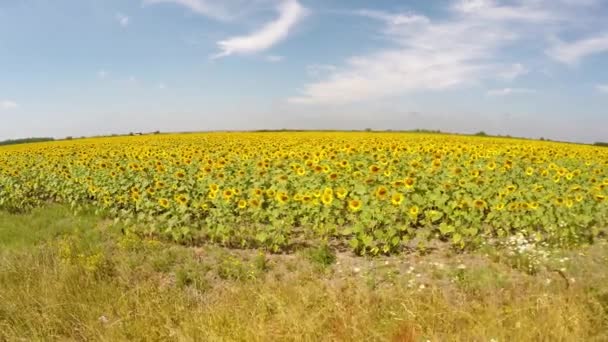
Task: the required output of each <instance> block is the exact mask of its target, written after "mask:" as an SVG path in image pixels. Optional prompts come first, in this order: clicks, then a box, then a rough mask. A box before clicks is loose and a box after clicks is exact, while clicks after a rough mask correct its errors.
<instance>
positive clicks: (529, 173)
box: [526, 166, 534, 176]
mask: <svg viewBox="0 0 608 342" xmlns="http://www.w3.org/2000/svg"><path fill="white" fill-rule="evenodd" d="M533 174H534V168H532V167H531V166H528V167H527V168H526V176H532V175H533Z"/></svg>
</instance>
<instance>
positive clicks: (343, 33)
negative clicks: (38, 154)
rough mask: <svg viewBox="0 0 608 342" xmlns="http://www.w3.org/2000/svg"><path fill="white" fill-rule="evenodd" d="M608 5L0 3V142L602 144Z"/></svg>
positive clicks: (562, 1) (607, 121) (301, 0)
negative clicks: (377, 133)
mask: <svg viewBox="0 0 608 342" xmlns="http://www.w3.org/2000/svg"><path fill="white" fill-rule="evenodd" d="M607 17H608V1H606V0H512V1H499V0H438V1H406V0H401V1H397V0H392V1H391V0H375V1H362V0H222V1H218V0H103V1H102V0H53V1H50V0H0V119H1V120H2V125H0V139H6V138H18V137H26V136H55V137H64V136H68V135H71V136H81V135H97V134H109V133H126V132H130V131H133V132H140V131H142V132H147V131H155V130H161V131H193V130H217V129H234V130H243V129H260V128H305V129H316V128H319V129H321V128H327V129H336V128H338V129H340V128H342V129H362V128H367V127H370V128H374V129H387V128H391V129H415V128H428V129H440V130H443V131H453V132H476V131H480V130H485V131H487V132H489V133H494V134H510V135H516V136H526V137H541V136H543V137H548V138H553V139H560V140H571V141H581V142H593V141H599V140H602V141H608V21H607V20H605V18H607Z"/></svg>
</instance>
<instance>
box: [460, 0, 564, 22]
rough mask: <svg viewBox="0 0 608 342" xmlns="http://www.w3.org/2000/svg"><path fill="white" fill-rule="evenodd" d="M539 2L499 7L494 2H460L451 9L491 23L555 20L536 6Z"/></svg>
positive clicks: (465, 0) (550, 14)
mask: <svg viewBox="0 0 608 342" xmlns="http://www.w3.org/2000/svg"><path fill="white" fill-rule="evenodd" d="M540 2H541V1H527V2H526V1H523V4H520V5H516V6H508V5H501V4H499V3H498V2H497V1H494V0H461V1H457V2H456V4H455V5H454V6H453V9H454V10H455V11H456V12H459V13H460V14H463V15H465V16H470V17H476V18H482V19H487V20H493V21H513V20H516V21H529V22H545V21H547V20H550V19H556V17H555V15H553V14H552V13H551V12H548V11H546V10H543V9H542V8H540V7H539V6H538V4H539V3H540Z"/></svg>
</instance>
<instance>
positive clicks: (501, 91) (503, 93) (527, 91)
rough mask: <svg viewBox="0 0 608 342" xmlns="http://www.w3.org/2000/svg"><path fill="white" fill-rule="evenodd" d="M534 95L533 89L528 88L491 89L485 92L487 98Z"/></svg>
mask: <svg viewBox="0 0 608 342" xmlns="http://www.w3.org/2000/svg"><path fill="white" fill-rule="evenodd" d="M533 93H536V90H534V89H528V88H503V89H491V90H488V91H487V92H486V95H488V96H507V95H515V94H533Z"/></svg>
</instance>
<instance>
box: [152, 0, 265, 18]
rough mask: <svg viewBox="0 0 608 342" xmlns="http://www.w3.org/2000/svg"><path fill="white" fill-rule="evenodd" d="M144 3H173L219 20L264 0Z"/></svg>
mask: <svg viewBox="0 0 608 342" xmlns="http://www.w3.org/2000/svg"><path fill="white" fill-rule="evenodd" d="M142 1H143V4H144V5H152V4H160V3H173V4H176V5H179V6H182V7H186V8H188V9H189V10H190V11H192V12H194V13H197V14H200V15H204V16H206V17H209V18H213V19H215V20H220V21H231V20H234V19H235V18H237V17H240V16H242V15H243V14H244V13H247V12H249V11H250V10H251V9H252V8H259V7H260V6H263V5H264V3H265V2H268V1H260V0H255V1H252V0H142Z"/></svg>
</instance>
